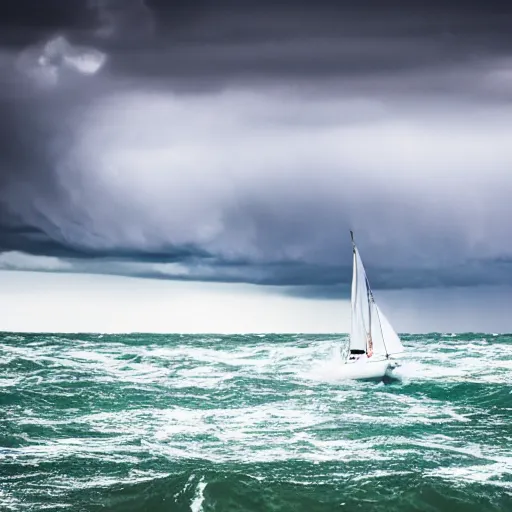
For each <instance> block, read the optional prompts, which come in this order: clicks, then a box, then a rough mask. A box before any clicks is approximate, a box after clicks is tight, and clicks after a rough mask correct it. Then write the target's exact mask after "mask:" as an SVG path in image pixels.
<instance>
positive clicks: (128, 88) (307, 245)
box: [0, 0, 512, 331]
mask: <svg viewBox="0 0 512 512" xmlns="http://www.w3.org/2000/svg"><path fill="white" fill-rule="evenodd" d="M511 26H512V4H510V2H506V1H498V0H488V1H485V2H484V1H481V2H476V1H464V2H463V1H453V0H452V1H450V2H441V1H440V0H432V1H430V2H419V1H415V0H409V1H405V0H391V1H388V2H382V1H377V0H373V1H372V0H360V1H358V2H352V1H345V0H340V1H332V2H327V1H316V2H311V1H297V2H286V3H284V2H276V1H273V2H266V1H262V0H260V1H240V0H238V1H235V0H232V1H227V0H220V1H215V2H214V1H206V0H202V1H196V2H185V1H178V2H168V1H164V0H147V1H146V2H142V1H138V0H83V1H79V0H77V1H74V2H69V1H66V0H45V1H44V2H39V1H36V0H17V1H12V2H10V1H6V2H2V5H1V6H0V251H1V252H0V269H4V271H5V270H8V271H14V272H9V273H7V272H0V279H5V280H6V281H5V282H7V281H8V282H9V283H10V284H9V287H3V290H4V291H2V292H1V293H3V294H4V299H5V300H8V294H7V292H6V291H5V290H6V289H7V288H9V289H10V290H12V289H13V288H12V287H13V286H14V285H13V283H14V282H15V280H16V279H20V286H21V287H23V286H24V285H23V286H22V281H23V283H26V279H27V276H29V277H30V279H35V280H36V279H48V278H49V279H52V278H56V274H64V275H63V276H59V277H58V279H59V283H61V282H62V279H64V280H66V279H67V280H68V281H64V282H68V283H69V287H70V288H71V283H72V282H73V283H74V285H76V286H79V285H80V284H79V283H80V282H81V281H80V280H78V281H77V280H76V279H77V278H76V277H73V276H74V274H75V273H81V274H85V275H89V276H97V277H95V278H94V279H93V278H92V277H90V279H92V281H90V282H93V281H94V282H95V283H98V284H97V286H98V289H102V287H104V286H109V287H116V286H118V283H119V282H120V281H119V280H117V279H116V280H113V281H112V280H109V279H106V278H105V279H106V280H104V281H101V283H103V284H102V285H100V284H99V283H100V278H101V275H105V274H111V275H118V276H135V277H139V278H145V279H144V280H137V281H130V280H128V281H129V282H131V283H139V284H140V283H144V282H146V281H148V282H149V280H150V279H156V280H159V282H160V281H161V282H165V283H167V284H161V285H160V284H155V283H153V285H154V286H170V287H171V288H172V289H173V290H184V289H185V288H186V287H187V286H192V288H190V290H192V289H193V290H194V293H196V292H197V293H198V294H199V295H197V297H196V302H195V303H198V302H197V301H200V299H199V298H198V297H199V296H202V297H203V298H204V300H205V301H206V295H208V294H211V293H214V290H220V288H218V286H221V288H222V286H225V284H226V283H228V284H229V285H230V287H229V289H230V293H231V294H232V295H230V296H231V297H233V300H236V299H234V297H237V296H238V294H245V293H246V292H247V293H250V294H256V295H254V297H260V299H258V300H259V301H260V302H258V300H256V298H254V300H255V301H256V302H254V304H263V303H264V302H265V300H267V299H266V298H265V297H267V295H268V294H269V293H270V294H271V296H272V297H277V296H280V297H281V298H282V299H283V300H284V299H287V300H288V302H287V304H288V306H286V307H290V308H292V309H290V311H295V312H296V313H297V314H302V313H298V312H299V309H300V308H302V307H303V306H302V305H303V304H308V308H313V309H314V311H317V313H315V315H316V316H315V318H316V321H315V322H313V323H312V324H308V325H309V329H311V330H315V329H317V330H320V331H325V330H330V329H331V328H334V327H331V326H335V325H337V324H336V322H337V321H338V320H336V319H337V317H336V315H337V311H336V310H335V309H332V303H333V300H332V299H333V298H336V299H342V298H343V297H345V298H346V297H347V296H348V295H347V294H348V289H349V287H348V285H349V281H350V277H351V254H350V238H349V236H348V230H349V229H354V231H355V233H356V240H357V242H358V245H359V248H360V250H361V254H362V257H363V260H364V262H365V264H366V265H367V267H368V274H369V277H370V280H371V283H372V285H373V287H374V288H375V289H376V291H377V292H378V291H381V292H382V293H383V294H384V295H386V294H388V295H387V296H388V297H395V299H393V300H391V299H390V300H389V301H388V307H389V308H391V309H396V308H398V305H399V303H400V301H398V302H397V300H396V297H397V296H396V293H397V291H400V290H401V292H400V293H403V295H402V296H403V297H404V300H407V303H408V304H409V305H410V304H412V303H414V301H412V302H411V300H412V299H410V297H412V296H413V295H414V297H419V296H420V295H421V293H425V294H427V295H428V293H431V292H428V289H430V288H435V289H436V290H437V292H436V293H438V294H440V295H442V294H443V293H446V294H452V295H453V293H455V295H456V294H457V293H459V292H458V291H457V292H456V290H464V291H463V292H462V293H463V295H464V296H465V297H466V296H469V295H471V294H473V295H474V296H476V295H478V294H480V291H481V290H482V289H483V288H482V287H484V288H485V289H486V290H493V289H495V288H493V287H496V286H499V287H501V288H500V290H501V289H502V288H503V286H505V287H506V286H508V285H509V283H510V280H511V278H512V236H511V233H510V231H511V228H510V219H511V218H512V202H511V201H510V195H511V192H512V171H511V168H512V143H511V141H512V101H511V100H512V33H511ZM22 271H23V272H25V273H23V272H22ZM27 271H44V272H46V274H45V276H46V277H44V278H41V276H40V275H39V274H33V273H30V274H29V273H27ZM48 273H49V274H48ZM22 276H23V277H22ZM38 276H39V277H38ZM176 280H178V281H179V282H177V281H176ZM191 281H192V283H190V282H191ZM55 282H57V281H55ZM122 282H124V281H122ZM187 282H188V283H189V284H187ZM195 283H197V284H195ZM207 283H209V284H207ZM215 283H219V284H218V285H217V284H215ZM220 283H224V284H220ZM250 284H257V285H261V286H260V287H256V288H251V287H247V285H250ZM153 285H151V286H153ZM122 286H125V285H122ZM130 286H131V285H130ZM148 286H149V285H143V284H140V287H141V290H146V291H147V290H149V288H148ZM184 287H185V288H184ZM57 288H58V287H57ZM171 288H169V290H171ZM242 288H243V290H244V291H243V292H242V291H241V290H242ZM496 289H497V288H496ZM59 290H61V292H60V293H61V295H60V297H61V299H62V300H65V299H66V296H67V292H66V289H65V287H64V288H62V287H61V288H59ZM201 290H203V291H204V295H201V293H200V291H201ZM248 290H250V291H248ZM28 293H29V292H28V291H27V294H28ZM179 293H181V292H178V291H176V293H175V296H176V294H178V296H179ZM215 293H216V292H215ZM219 293H221V292H220V291H219ZM222 293H223V292H222ZM486 293H487V294H488V293H490V292H489V291H487V292H486ZM496 293H498V295H499V294H500V293H501V292H496ZM147 294H150V292H149V291H147ZM411 294H413V295H411ZM468 294H469V295H468ZM221 295H222V294H221ZM221 295H219V300H224V299H221ZM452 295H450V296H452ZM16 296H17V297H18V298H19V300H20V301H21V302H20V304H21V306H20V307H22V305H23V303H24V300H25V299H22V298H20V297H21V294H17V295H16ZM119 296H121V295H119ZM240 296H241V295H240ZM252 296H253V295H251V297H252ZM482 296H483V295H482ZM500 296H502V295H500ZM208 297H209V298H208V301H210V302H211V295H208ZM222 297H225V295H222ZM407 297H409V298H407ZM12 300H14V299H12ZM230 300H231V299H230ZM251 300H253V299H251ZM276 300H277V299H276ZM468 300H469V299H468ZM393 301H394V302H393ZM482 301H483V302H482V304H479V305H478V307H477V306H475V304H476V303H475V301H474V300H473V301H471V300H470V301H469V302H468V304H469V303H471V304H473V306H472V307H473V308H474V309H475V311H477V313H478V312H479V311H480V312H481V313H479V315H480V316H481V318H482V323H481V325H482V326H485V329H490V330H492V325H491V326H490V327H487V325H488V324H489V322H488V320H484V317H488V316H489V315H488V314H487V313H485V312H484V309H485V308H486V304H488V302H486V301H484V300H483V299H482ZM339 302H340V303H341V300H340V301H339ZM299 304H300V308H299V306H298V305H299ZM393 304H394V305H393ZM182 305H183V303H182ZM345 305H346V304H345ZM13 307H14V306H13ZM133 307H135V306H133ZM254 307H256V306H254ZM262 307H263V306H262ZM265 307H266V306H265ZM265 307H263V309H262V311H263V310H265ZM283 307H284V306H283ZM343 307H345V306H343ZM418 307H419V306H418ZM468 307H469V306H468ZM293 308H299V309H293ZM322 308H324V309H322ZM340 308H342V305H340ZM313 309H312V310H311V311H313ZM459 309H460V308H459ZM319 311H322V312H323V313H319ZM401 311H402V312H401V313H400V312H399V311H398V310H397V312H396V313H395V315H396V318H397V320H396V322H398V323H400V322H402V325H403V326H404V327H403V328H404V329H406V330H415V329H422V330H437V329H439V330H441V329H444V328H445V327H444V326H445V324H446V322H444V320H443V322H444V323H443V322H441V321H440V320H439V318H440V317H439V314H438V313H436V311H435V310H433V309H430V310H429V311H430V312H428V311H427V312H425V313H424V317H423V319H422V320H421V322H420V320H416V324H413V323H412V322H411V321H409V320H408V321H407V322H406V321H405V320H404V316H405V313H404V312H403V310H401ZM327 312H328V313H327ZM324 313H325V314H329V315H331V316H330V317H329V321H328V322H327V321H324V320H323V318H324V317H323V316H322V315H323V314H324ZM312 314H313V313H312ZM91 315H92V316H94V315H93V314H92V313H91ZM293 316H294V315H293V314H292V313H290V318H292V317H293ZM388 316H390V319H391V320H392V322H393V316H394V315H393V311H391V312H390V313H388ZM407 316H408V317H409V318H410V317H411V316H414V317H415V318H417V315H415V314H413V312H411V311H409V312H408V313H407ZM463 316H464V315H463ZM469 316H471V319H470V320H469V319H466V320H464V319H463V318H462V317H461V318H462V319H459V320H460V321H459V320H458V324H457V325H458V327H457V326H454V327H453V329H451V330H457V329H461V330H465V329H468V330H478V329H476V327H478V325H476V326H475V325H474V323H475V320H474V314H470V315H469ZM222 318H224V322H226V325H227V323H229V318H228V316H227V315H224V316H223V317H222ZM262 318H267V320H268V321H267V322H266V323H265V322H263V320H261V322H263V323H264V324H265V325H267V327H266V328H265V329H263V330H273V327H272V326H277V324H276V323H275V322H274V321H270V320H269V316H268V315H267V316H265V315H263V316H262ZM340 318H341V317H340ZM463 320H464V321H463ZM339 321H340V322H341V324H340V325H341V327H340V330H343V329H344V328H345V325H346V324H345V323H344V321H341V320H339ZM396 322H393V323H396ZM464 322H466V323H464ZM4 323H5V322H4ZM21 323H22V321H21V320H20V321H19V322H18V323H17V324H16V325H21ZM249 323H250V322H249ZM249 323H247V324H246V325H249ZM441 324H442V326H443V327H441ZM5 325H7V323H5ZM9 325H11V324H9ZM55 325H56V328H55V330H58V328H57V327H58V325H57V324H55ZM91 325H92V324H91ZM147 325H148V330H151V324H150V323H148V324H147ZM251 325H252V324H251ZM261 325H263V324H261ZM294 325H296V329H293V326H294ZM301 325H302V324H301V323H300V322H297V323H296V324H294V323H293V321H290V322H289V323H288V324H286V329H288V326H290V327H291V328H292V329H291V330H301V327H300V326H301ZM507 325H508V324H506V323H505V324H503V325H501V324H500V326H499V327H496V329H502V330H507V329H512V320H511V323H510V326H509V327H507ZM322 326H324V327H322ZM325 326H328V327H325ZM22 327H23V326H22ZM278 327H279V329H284V327H283V326H281V324H280V325H279V326H277V327H276V329H277V328H278ZM449 327H450V326H449V324H447V327H446V329H447V330H450V329H449ZM0 328H2V321H0ZM13 328H15V327H13ZM166 328H167V327H166ZM190 329H191V330H193V329H194V326H193V322H191V323H190ZM226 329H227V330H229V329H228V328H227V327H226ZM240 329H241V330H244V329H243V327H240ZM220 330H222V329H220ZM482 330H484V327H482Z"/></svg>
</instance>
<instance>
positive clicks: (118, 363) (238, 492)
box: [0, 333, 512, 512]
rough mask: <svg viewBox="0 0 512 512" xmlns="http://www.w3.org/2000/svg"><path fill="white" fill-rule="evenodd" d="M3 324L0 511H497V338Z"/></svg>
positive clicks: (500, 398) (511, 497)
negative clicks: (384, 357)
mask: <svg viewBox="0 0 512 512" xmlns="http://www.w3.org/2000/svg"><path fill="white" fill-rule="evenodd" d="M403 339H404V345H405V347H406V350H407V353H406V354H405V356H404V357H403V359H404V365H403V366H402V368H401V369H400V370H399V372H398V374H399V377H401V380H400V381H398V382H396V383H393V384H383V383H377V384H375V383H365V382H343V381H340V380H339V377H340V370H339V367H340V364H341V359H340V347H342V346H344V345H345V344H346V342H347V338H346V337H345V336H339V335H336V336H335V335H332V336H326V335H316V336H314V335H265V336H263V335H258V336H256V335H254V336H215V335H211V336H204V335H201V336H189V335H146V334H131V335H48V334H44V335H41V334H29V335H27V334H7V333H6V334H0V510H2V511H4V510H5V511H11V510H12V511H25V510H33V511H40V510H72V511H100V510H101V511H146V510H147V511H171V512H174V511H176V512H179V511H192V512H199V511H203V512H208V511H227V512H229V511H270V512H278V511H294V512H295V511H304V512H316V511H325V512H327V511H329V512H330V511H333V510H340V511H352V510H353V511H356V510H357V511H365V512H368V511H422V512H423V511H426V512H429V511H438V510H439V511H449V512H456V511H475V512H484V511H500V512H501V511H511V510H512V421H511V420H512V393H511V392H512V386H511V382H512V336H497V335H486V334H466V335H462V336H454V335H440V334H439V335H434V334H432V335H422V336H418V335H414V336H412V335H411V336H404V338H403Z"/></svg>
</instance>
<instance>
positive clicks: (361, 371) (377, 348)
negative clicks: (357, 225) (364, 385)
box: [343, 231, 404, 380]
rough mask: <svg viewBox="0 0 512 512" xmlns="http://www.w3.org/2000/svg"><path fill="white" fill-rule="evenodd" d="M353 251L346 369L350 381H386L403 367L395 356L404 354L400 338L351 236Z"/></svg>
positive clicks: (345, 373)
mask: <svg viewBox="0 0 512 512" xmlns="http://www.w3.org/2000/svg"><path fill="white" fill-rule="evenodd" d="M350 237H351V239H352V250H353V268H352V292H351V308H352V315H351V316H352V327H351V332H350V342H349V347H348V353H347V355H346V360H345V364H344V368H343V373H344V376H345V377H346V378H351V379H370V380H373V379H384V378H385V377H390V376H391V372H392V371H393V370H394V369H395V368H396V367H397V366H398V365H399V364H398V362H397V361H396V360H393V359H392V358H391V356H393V355H395V354H399V353H401V352H403V351H404V347H403V345H402V342H401V341H400V338H399V337H398V334H397V333H396V332H395V330H394V329H393V327H392V326H391V324H390V323H389V321H388V319H387V318H386V316H385V315H384V313H383V312H382V310H381V309H380V308H379V306H378V305H377V303H376V302H375V299H374V297H373V293H372V290H371V288H370V283H369V281H368V277H367V276H366V272H365V270H364V266H363V262H362V260H361V256H360V255H359V251H358V249H357V246H356V244H355V242H354V233H353V232H352V231H351V232H350Z"/></svg>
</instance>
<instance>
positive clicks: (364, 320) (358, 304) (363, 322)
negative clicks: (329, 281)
mask: <svg viewBox="0 0 512 512" xmlns="http://www.w3.org/2000/svg"><path fill="white" fill-rule="evenodd" d="M366 282H367V281H366V274H365V271H364V267H363V262H362V261H361V258H360V257H359V254H358V252H357V249H356V248H354V261H353V269H352V295H351V305H352V329H351V333H350V350H363V351H365V352H366V350H367V338H368V334H369V332H370V315H369V308H368V289H367V287H366Z"/></svg>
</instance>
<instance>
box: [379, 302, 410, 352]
mask: <svg viewBox="0 0 512 512" xmlns="http://www.w3.org/2000/svg"><path fill="white" fill-rule="evenodd" d="M375 307H376V308H377V314H378V315H379V319H380V326H381V329H382V334H383V337H384V340H385V342H386V349H387V353H388V354H400V353H401V352H403V351H404V346H403V345H402V342H401V341H400V338H399V337H398V334H397V333H396V331H395V329H393V326H392V325H391V324H390V323H389V320H388V319H387V318H386V315H384V313H383V312H382V310H381V309H380V308H379V306H377V305H375Z"/></svg>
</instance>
